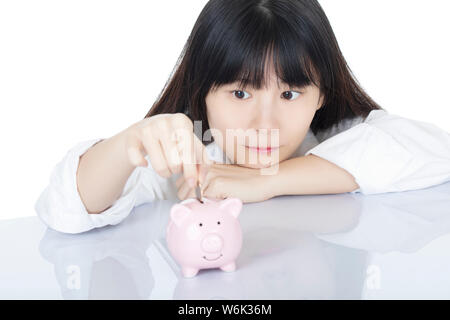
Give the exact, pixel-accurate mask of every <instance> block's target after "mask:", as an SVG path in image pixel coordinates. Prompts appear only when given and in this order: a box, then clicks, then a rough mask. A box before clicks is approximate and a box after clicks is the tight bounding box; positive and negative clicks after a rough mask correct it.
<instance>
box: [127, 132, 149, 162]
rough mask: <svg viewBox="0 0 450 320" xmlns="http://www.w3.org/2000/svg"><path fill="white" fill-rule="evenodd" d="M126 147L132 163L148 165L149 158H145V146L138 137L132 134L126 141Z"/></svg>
mask: <svg viewBox="0 0 450 320" xmlns="http://www.w3.org/2000/svg"><path fill="white" fill-rule="evenodd" d="M126 148H127V153H128V159H129V160H130V163H131V164H132V165H134V166H136V167H138V166H147V165H148V163H147V160H145V156H144V154H143V151H144V150H143V149H144V148H143V146H142V143H141V141H140V139H138V138H137V137H134V136H130V137H128V138H127V141H126Z"/></svg>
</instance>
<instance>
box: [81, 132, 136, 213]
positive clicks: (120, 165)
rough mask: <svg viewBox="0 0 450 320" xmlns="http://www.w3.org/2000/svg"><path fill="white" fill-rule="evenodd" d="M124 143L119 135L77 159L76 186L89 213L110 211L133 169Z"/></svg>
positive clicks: (122, 135) (103, 141) (99, 143)
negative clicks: (108, 209)
mask: <svg viewBox="0 0 450 320" xmlns="http://www.w3.org/2000/svg"><path fill="white" fill-rule="evenodd" d="M124 140H125V135H124V133H123V132H121V133H119V134H117V135H115V136H113V137H111V138H109V139H105V140H102V141H100V142H98V143H97V144H95V145H94V146H92V147H91V148H89V149H88V150H87V151H86V152H85V153H84V154H83V155H82V156H81V157H80V161H79V165H78V170H77V187H78V192H79V194H80V197H81V200H82V202H83V204H84V205H85V207H86V210H87V211H88V213H100V212H102V211H104V210H105V209H107V208H109V207H110V206H111V205H112V204H113V203H114V201H115V200H117V199H118V198H119V197H120V195H121V194H122V191H123V188H124V186H125V183H126V182H127V180H128V178H129V176H130V175H131V173H132V172H133V170H134V168H135V167H134V166H133V165H132V164H131V163H130V161H129V160H128V156H127V153H126V148H125V142H124Z"/></svg>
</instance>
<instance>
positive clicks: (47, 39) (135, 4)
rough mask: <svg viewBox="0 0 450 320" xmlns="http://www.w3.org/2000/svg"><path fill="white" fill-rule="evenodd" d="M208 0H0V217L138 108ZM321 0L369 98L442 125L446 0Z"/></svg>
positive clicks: (139, 112) (134, 117)
mask: <svg viewBox="0 0 450 320" xmlns="http://www.w3.org/2000/svg"><path fill="white" fill-rule="evenodd" d="M206 2H207V1H206V0H201V1H200V0H197V1H194V0H189V1H184V0H178V1H175V0H166V1H151V0H147V1H136V0H134V1H124V0H123V1H111V0H109V1H99V0H89V1H86V0H78V1H65V0H54V1H49V0H38V1H36V0H33V1H29V0H28V1H24V0H0V110H1V125H0V139H1V141H0V142H1V148H2V152H1V162H0V163H1V166H0V179H1V180H0V181H1V182H0V195H1V196H0V197H1V198H0V199H1V201H2V209H1V211H0V219H9V218H17V217H22V216H33V215H35V212H34V208H33V207H34V203H35V201H36V200H37V198H38V196H39V194H40V192H41V191H42V190H43V189H44V187H45V186H46V185H47V183H48V179H49V176H50V172H51V170H52V168H53V167H54V166H55V165H56V163H57V162H59V161H60V160H61V159H62V157H63V156H64V155H65V153H66V152H67V151H68V150H69V149H70V148H71V147H73V146H74V145H75V144H77V143H78V142H80V141H83V140H88V139H93V138H98V137H103V138H107V137H109V136H111V135H113V134H115V133H117V132H119V131H121V130H123V129H125V128H126V127H128V126H129V125H131V124H132V123H134V122H137V121H139V120H141V119H142V118H143V117H144V116H145V114H146V113H147V111H148V109H149V108H150V106H151V105H152V104H153V102H154V100H155V99H156V97H157V95H158V94H159V92H160V91H161V90H162V88H163V86H164V84H165V82H166V81H167V79H168V77H169V75H170V73H171V71H172V69H173V67H174V66H175V63H176V61H177V58H178V56H179V54H180V53H181V50H182V48H183V45H184V43H185V41H186V40H187V37H188V36H189V34H190V32H191V29H192V27H193V25H194V23H195V20H196V19H197V17H198V14H199V13H200V11H201V10H202V8H203V6H204V5H205V4H206ZM320 3H321V4H322V6H323V8H324V10H325V12H326V14H327V16H328V18H329V19H330V22H331V24H332V27H333V29H334V31H335V33H336V36H337V38H338V41H339V44H340V46H341V50H342V52H343V54H344V56H345V58H346V59H347V62H348V64H349V66H350V68H351V69H352V71H353V72H354V74H355V75H356V77H357V79H358V80H359V82H360V83H361V84H362V86H363V87H364V88H365V89H366V90H367V92H368V93H369V94H370V95H371V96H372V97H373V98H374V99H375V101H377V102H378V103H379V104H381V105H382V106H383V107H384V108H385V109H387V110H388V111H389V112H390V113H395V114H399V115H401V116H404V117H408V118H411V119H416V120H421V121H426V122H430V123H434V124H435V125H437V126H439V127H441V128H443V129H445V130H447V131H450V111H449V110H450V102H449V100H448V92H449V88H448V86H449V85H450V81H448V76H449V74H450V62H449V57H450V45H449V41H448V38H449V31H450V19H448V12H449V9H450V3H449V1H447V0H430V1H427V2H424V1H417V0H416V1H411V0H408V1H407V0H395V1H392V0H383V1H380V0H378V1H374V0H373V1H369V0H365V1H361V0H339V1H336V0H322V1H320Z"/></svg>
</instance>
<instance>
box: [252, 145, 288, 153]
mask: <svg viewBox="0 0 450 320" xmlns="http://www.w3.org/2000/svg"><path fill="white" fill-rule="evenodd" d="M245 147H246V148H248V149H249V150H252V151H256V152H259V153H270V152H272V151H275V150H277V149H279V148H280V147H266V148H259V147H249V146H245Z"/></svg>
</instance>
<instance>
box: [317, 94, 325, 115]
mask: <svg viewBox="0 0 450 320" xmlns="http://www.w3.org/2000/svg"><path fill="white" fill-rule="evenodd" d="M324 100H325V97H324V95H323V94H321V95H320V98H319V103H318V104H317V109H316V111H317V110H319V109H320V108H322V107H323V102H324Z"/></svg>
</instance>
